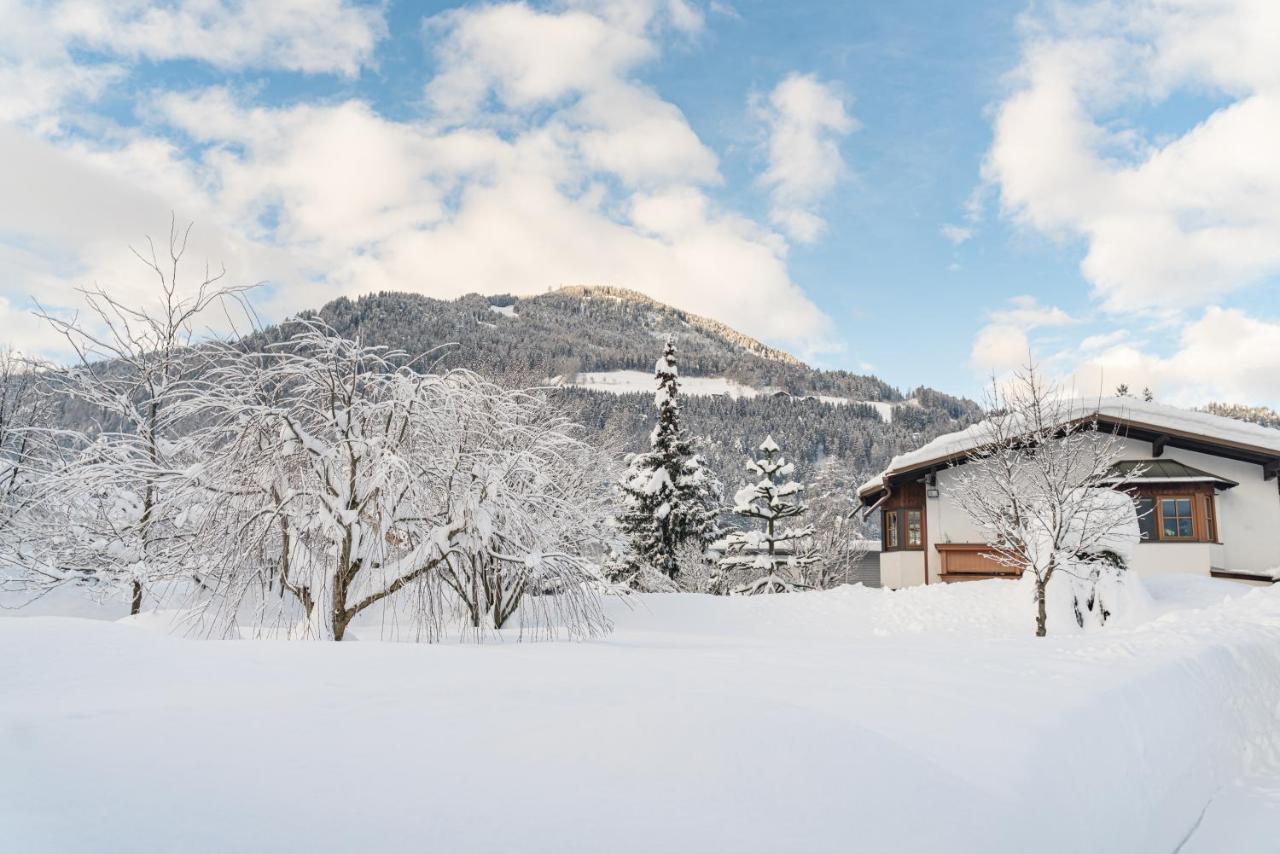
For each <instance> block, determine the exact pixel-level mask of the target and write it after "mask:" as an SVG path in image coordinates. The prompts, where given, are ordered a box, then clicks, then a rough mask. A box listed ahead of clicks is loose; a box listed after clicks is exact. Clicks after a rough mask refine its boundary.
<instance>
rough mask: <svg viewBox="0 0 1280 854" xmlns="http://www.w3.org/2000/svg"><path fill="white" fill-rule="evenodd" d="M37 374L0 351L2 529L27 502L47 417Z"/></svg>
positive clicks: (27, 363) (34, 368)
mask: <svg viewBox="0 0 1280 854" xmlns="http://www.w3.org/2000/svg"><path fill="white" fill-rule="evenodd" d="M38 372H39V366H37V365H35V364H33V363H31V362H30V361H28V360H26V359H24V358H22V357H20V356H19V355H18V354H16V353H14V352H13V351H12V350H3V351H0V529H4V528H5V527H6V525H7V523H8V521H9V519H10V518H12V517H13V516H14V515H15V514H16V513H18V512H19V510H20V507H21V505H22V503H23V501H24V500H25V499H26V498H27V494H28V492H29V485H30V480H31V477H32V475H33V472H32V471H31V465H32V462H33V459H32V458H33V451H34V448H35V446H36V444H37V442H36V436H35V434H34V430H35V429H36V428H38V427H40V426H41V425H42V423H43V422H44V420H45V419H46V418H47V416H48V410H49V400H48V398H47V397H46V396H45V395H42V394H40V390H39V373H38ZM3 540H4V537H3V536H0V542H3Z"/></svg>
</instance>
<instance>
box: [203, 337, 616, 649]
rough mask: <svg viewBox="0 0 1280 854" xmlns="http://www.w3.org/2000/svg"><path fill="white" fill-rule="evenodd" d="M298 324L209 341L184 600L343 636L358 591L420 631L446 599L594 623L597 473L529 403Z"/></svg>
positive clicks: (600, 526) (221, 613) (312, 634)
mask: <svg viewBox="0 0 1280 854" xmlns="http://www.w3.org/2000/svg"><path fill="white" fill-rule="evenodd" d="M295 329H296V330H299V331H297V332H296V334H293V335H292V336H291V337H289V338H288V339H287V340H285V341H283V342H281V343H280V344H278V345H276V346H273V347H271V348H269V349H267V350H266V351H265V352H262V353H248V354H239V353H234V352H232V351H230V350H228V351H227V352H225V353H224V354H223V356H222V357H221V358H220V359H219V363H220V364H219V366H218V367H217V368H216V369H215V370H214V371H212V372H211V373H210V375H209V376H208V377H207V379H206V387H205V390H204V393H203V395H202V397H201V400H200V409H199V414H200V421H201V423H202V424H203V425H204V426H203V428H202V429H201V430H200V431H199V433H198V434H197V435H198V438H199V441H200V443H201V446H202V448H204V449H205V457H206V459H207V463H206V465H205V466H204V468H203V469H202V470H201V471H200V473H199V476H198V478H197V485H196V487H195V488H196V489H197V490H198V494H197V499H196V502H193V503H200V504H202V505H203V506H204V508H205V509H204V512H203V514H202V525H201V530H200V535H199V537H200V540H199V542H200V551H201V553H203V554H205V555H207V558H208V560H207V570H206V574H205V575H204V576H203V577H204V578H205V582H206V584H207V585H208V586H209V588H210V589H211V592H210V594H209V595H208V596H207V597H206V598H205V599H204V600H203V601H202V602H201V603H200V605H199V608H200V611H201V613H202V614H203V615H204V616H205V617H206V618H207V619H208V620H210V621H212V623H213V624H214V626H215V627H217V626H219V625H220V626H221V627H222V628H223V629H224V630H226V631H230V630H231V629H232V628H233V627H234V626H235V624H236V622H237V620H239V619H242V618H243V617H244V616H249V617H250V620H249V621H250V622H252V623H253V624H254V625H257V626H262V627H265V628H267V629H270V628H279V629H281V630H283V631H285V632H286V633H287V634H288V635H289V636H290V637H299V638H314V639H322V640H342V639H343V638H344V637H345V636H346V635H347V631H348V628H349V626H350V625H351V622H352V620H354V619H355V618H356V617H358V616H359V615H361V614H363V613H365V612H366V611H369V610H370V609H372V608H374V607H375V606H379V607H380V608H381V611H382V615H383V622H384V624H385V626H386V627H387V628H394V629H395V630H397V631H399V630H401V629H407V631H408V632H409V634H410V635H411V636H415V637H417V638H419V639H427V640H430V639H433V638H435V637H437V636H438V635H439V633H440V632H441V631H442V630H443V627H444V625H445V624H446V623H447V621H448V618H449V615H450V611H451V609H452V608H453V607H454V606H459V607H461V608H462V609H463V610H464V611H465V612H466V619H467V622H468V623H470V624H471V625H472V626H473V627H478V628H489V627H497V626H500V625H501V624H502V623H504V622H506V620H508V619H509V618H510V617H511V615H512V614H513V613H515V612H516V610H517V608H518V607H522V606H523V608H522V610H521V618H522V625H526V626H529V627H530V628H532V629H535V630H545V631H547V632H554V631H556V630H558V629H560V628H563V629H565V630H567V631H568V632H569V633H570V634H571V635H586V634H593V633H597V632H600V631H603V630H604V629H605V628H606V627H607V621H606V620H605V618H604V616H603V614H602V612H601V609H600V604H599V600H598V597H597V593H596V591H597V586H598V585H599V583H600V582H601V574H600V571H599V569H598V568H597V567H596V565H595V564H594V563H593V561H592V560H591V557H590V556H591V554H593V553H594V552H596V551H598V550H599V549H598V547H597V546H596V545H595V543H594V542H593V538H594V537H596V536H597V535H600V534H601V532H603V531H604V529H605V528H606V522H607V518H608V514H607V513H606V512H605V510H604V505H605V501H606V498H607V496H608V492H609V479H608V470H607V469H606V468H604V467H602V466H601V465H600V464H599V463H598V462H597V461H596V460H595V459H594V458H593V456H592V454H593V451H592V449H591V447H590V446H589V445H587V443H585V442H582V441H581V440H580V439H578V438H577V436H576V434H575V432H574V430H573V428H572V426H571V425H569V424H568V423H567V422H566V421H564V420H563V419H562V418H560V417H559V416H558V415H556V414H555V413H554V412H553V411H551V410H550V409H549V408H548V404H547V403H546V401H545V400H544V399H543V398H541V397H540V396H537V395H532V394H527V393H522V392H516V391H509V390H506V389H502V388H499V387H497V386H494V385H492V384H490V383H487V382H485V381H484V380H482V379H480V378H479V377H477V376H476V375H474V374H471V373H469V372H465V371H456V372H450V373H447V374H441V375H438V374H422V373H418V372H417V371H416V370H415V360H410V359H408V358H407V357H405V356H404V354H400V353H395V352H387V351H386V350H384V349H382V348H374V347H365V346H361V345H359V344H357V343H355V342H352V341H349V340H347V339H344V338H340V337H338V336H335V335H333V334H332V333H331V332H330V331H329V330H328V329H326V328H323V327H321V326H319V325H317V324H311V323H299V324H298V325H297V326H296V327H295ZM526 610H527V611H528V612H529V618H528V619H525V611H526ZM401 620H403V621H404V622H403V623H400V622H399V621H401Z"/></svg>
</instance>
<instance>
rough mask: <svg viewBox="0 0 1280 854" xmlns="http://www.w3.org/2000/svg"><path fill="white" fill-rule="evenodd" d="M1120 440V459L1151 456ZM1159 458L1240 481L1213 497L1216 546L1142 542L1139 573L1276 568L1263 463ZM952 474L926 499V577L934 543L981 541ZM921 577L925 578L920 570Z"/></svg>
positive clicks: (1277, 510)
mask: <svg viewBox="0 0 1280 854" xmlns="http://www.w3.org/2000/svg"><path fill="white" fill-rule="evenodd" d="M1121 441H1122V442H1123V450H1122V452H1121V454H1120V456H1121V458H1122V459H1151V443H1150V442H1140V441H1137V440H1135V439H1122V440H1121ZM1163 456H1164V457H1166V458H1168V459H1174V460H1178V461H1179V462H1183V463H1186V464H1187V465H1189V466H1194V467H1195V468H1198V469H1202V470H1204V471H1207V472H1210V473H1212V474H1216V475H1218V476H1220V477H1225V478H1229V479H1231V480H1234V481H1237V482H1238V483H1239V484H1240V485H1239V486H1236V487H1234V488H1232V489H1228V490H1224V491H1222V492H1219V493H1218V495H1217V501H1216V505H1217V510H1218V538H1219V540H1220V543H1221V544H1220V545H1211V544H1208V543H1143V544H1141V545H1140V546H1139V547H1138V549H1137V553H1136V554H1135V556H1134V569H1135V570H1136V571H1137V572H1138V573H1139V574H1140V575H1155V574H1161V573H1165V572H1194V573H1203V574H1207V573H1208V572H1209V570H1210V568H1212V569H1225V570H1230V571H1235V572H1262V571H1264V570H1268V569H1272V568H1274V567H1277V566H1280V490H1278V489H1277V485H1276V481H1275V480H1264V479H1263V472H1262V466H1259V465H1253V464H1251V463H1244V462H1239V461H1237V460H1231V459H1227V458H1225V457H1216V456H1212V455H1209V454H1201V453H1197V452H1195V451H1187V450H1183V449H1182V448H1173V447H1168V446H1166V447H1165V450H1164V455H1163ZM954 478H955V473H954V471H951V470H946V469H944V470H943V471H940V472H938V475H937V489H938V497H937V498H926V499H925V518H926V520H927V524H928V529H927V530H928V537H929V547H928V567H929V580H930V581H933V580H936V579H937V578H938V576H939V573H940V571H941V555H939V554H938V551H937V549H935V548H934V546H936V545H937V544H938V543H979V542H982V541H983V538H982V537H981V536H980V535H979V533H978V531H977V529H976V528H975V527H974V525H973V523H972V522H970V521H969V517H968V516H966V515H965V513H964V511H963V510H962V509H961V508H960V506H959V505H958V504H956V502H955V500H954V495H953V493H952V491H951V487H952V486H953V485H954ZM919 575H920V581H921V582H923V580H924V579H923V572H919ZM917 583H920V582H917Z"/></svg>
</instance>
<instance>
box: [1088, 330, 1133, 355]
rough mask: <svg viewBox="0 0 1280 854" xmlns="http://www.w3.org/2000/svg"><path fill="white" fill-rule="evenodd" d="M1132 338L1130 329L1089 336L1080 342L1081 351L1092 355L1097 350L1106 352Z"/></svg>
mask: <svg viewBox="0 0 1280 854" xmlns="http://www.w3.org/2000/svg"><path fill="white" fill-rule="evenodd" d="M1132 337H1133V336H1132V334H1131V333H1130V332H1129V330H1128V329H1116V330H1113V331H1111V332H1104V333H1102V334H1099V335H1089V336H1087V337H1086V338H1085V339H1084V340H1083V341H1081V342H1080V351H1081V352H1082V353H1091V352H1094V351H1096V350H1104V349H1106V348H1108V347H1113V346H1115V345H1116V344H1119V343H1120V342H1121V341H1125V340H1128V339H1131V338H1132ZM1144 343H1145V342H1144Z"/></svg>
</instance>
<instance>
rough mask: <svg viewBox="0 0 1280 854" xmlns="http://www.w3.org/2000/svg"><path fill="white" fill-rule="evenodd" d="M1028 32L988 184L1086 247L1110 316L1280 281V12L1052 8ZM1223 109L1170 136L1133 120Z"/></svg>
mask: <svg viewBox="0 0 1280 854" xmlns="http://www.w3.org/2000/svg"><path fill="white" fill-rule="evenodd" d="M1050 8H1051V10H1052V14H1050V15H1049V16H1047V17H1042V18H1039V19H1036V20H1035V21H1034V22H1033V23H1032V24H1031V25H1030V26H1029V27H1028V32H1027V37H1026V42H1025V46H1024V50H1023V55H1022V62H1021V65H1020V66H1019V67H1018V69H1017V71H1016V73H1015V75H1014V79H1015V81H1016V85H1015V87H1014V90H1013V91H1012V92H1011V94H1010V95H1009V96H1008V97H1007V98H1006V99H1005V100H1004V101H1003V103H1001V104H1000V105H999V108H998V110H997V112H996V119H995V139H994V141H993V144H992V146H991V149H990V151H989V153H988V156H987V160H986V164H985V167H984V174H985V176H986V177H987V179H988V180H990V181H991V182H993V183H994V184H996V185H997V186H998V187H999V190H1000V197H1001V201H1002V203H1003V206H1004V208H1005V210H1006V211H1008V212H1009V213H1011V214H1012V215H1013V216H1014V217H1016V218H1017V219H1018V220H1019V221H1020V222H1022V223H1024V224H1026V225H1028V226H1030V227H1032V228H1035V229H1037V230H1040V231H1042V232H1045V233H1047V234H1050V235H1054V236H1071V237H1076V236H1078V237H1083V238H1084V239H1085V241H1086V242H1087V245H1088V251H1087V254H1086V256H1085V258H1084V260H1083V262H1082V265H1081V268H1082V271H1083V272H1084V274H1085V276H1086V277H1087V278H1088V279H1089V281H1090V282H1091V283H1092V284H1093V287H1094V291H1095V294H1096V295H1097V297H1098V298H1099V300H1100V301H1101V303H1102V305H1103V307H1104V308H1106V309H1109V310H1112V311H1117V312H1126V311H1134V310H1139V311H1145V310H1152V309H1155V308H1159V309H1162V310H1164V309H1178V308H1186V307H1194V306H1197V305H1203V304H1206V303H1208V302H1210V301H1213V300H1214V299H1216V297H1217V296H1218V295H1220V294H1222V293H1224V292H1226V291H1228V290H1232V289H1236V288H1240V287H1243V286H1245V285H1248V284H1251V283H1256V282H1258V281H1260V280H1262V279H1264V278H1265V277H1268V276H1273V275H1276V274H1277V273H1280V239H1278V237H1277V235H1280V158H1277V157H1276V156H1275V150H1276V146H1277V141H1278V140H1280V62H1277V61H1276V37H1277V33H1280V4H1277V3H1274V2H1269V0H1237V2H1228V0H1220V2H1213V3H1204V2H1198V0H1128V2H1106V3H1093V4H1090V5H1086V6H1078V5H1066V4H1061V3H1059V4H1055V5H1053V6H1051V7H1050ZM1182 91H1190V92H1192V93H1195V94H1200V95H1203V94H1206V93H1207V94H1210V95H1212V96H1213V97H1214V98H1221V99H1226V101H1227V103H1226V104H1224V105H1223V106H1221V107H1219V108H1217V109H1216V110H1213V111H1212V112H1208V113H1207V114H1206V115H1204V116H1203V118H1202V120H1201V121H1199V122H1198V123H1197V124H1196V125H1195V126H1194V127H1192V128H1190V129H1189V130H1187V131H1186V132H1184V133H1181V134H1175V135H1172V136H1171V137H1169V138H1166V137H1164V136H1160V135H1155V134H1144V133H1142V131H1141V129H1140V128H1137V127H1134V126H1133V125H1132V124H1131V123H1129V122H1126V121H1124V120H1123V119H1122V118H1121V117H1122V116H1123V115H1124V111H1126V110H1128V109H1129V108H1132V107H1138V108H1145V107H1147V106H1149V105H1150V104H1152V103H1157V104H1159V103H1162V102H1165V101H1166V100H1168V99H1169V98H1170V97H1172V96H1175V95H1176V94H1178V93H1179V92H1182Z"/></svg>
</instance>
